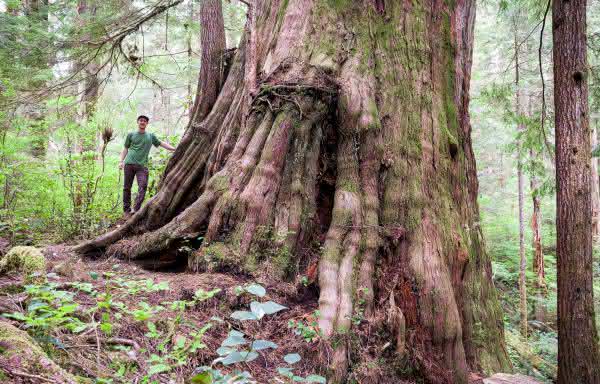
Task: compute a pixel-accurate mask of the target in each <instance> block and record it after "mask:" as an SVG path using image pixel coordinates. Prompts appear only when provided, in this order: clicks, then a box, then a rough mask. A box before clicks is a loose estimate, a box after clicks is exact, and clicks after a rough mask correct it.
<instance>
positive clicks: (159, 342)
mask: <svg viewBox="0 0 600 384" xmlns="http://www.w3.org/2000/svg"><path fill="white" fill-rule="evenodd" d="M66 249H67V248H66V247H64V246H54V247H49V248H46V249H45V250H44V254H45V257H46V262H47V264H46V271H45V273H42V275H45V276H40V278H39V279H38V280H37V282H36V283H35V284H31V282H25V281H24V280H23V275H22V274H9V275H4V276H1V277H0V313H1V314H2V317H4V319H3V320H2V322H10V323H11V324H12V325H14V326H16V327H18V328H20V329H25V330H27V332H28V334H29V335H31V336H32V337H33V339H34V340H35V342H36V343H37V344H38V345H40V346H41V347H42V350H43V351H44V352H45V353H46V354H47V356H48V357H49V358H50V359H51V360H52V361H53V362H55V363H56V364H58V366H60V367H61V368H62V369H64V371H65V372H68V375H69V377H72V378H73V379H74V382H84V383H161V384H162V383H174V384H175V383H183V382H198V383H205V381H201V378H202V377H201V376H200V375H198V373H199V372H200V371H201V370H202V369H199V367H211V368H205V369H209V370H210V369H212V370H211V374H213V379H215V378H217V377H218V375H220V374H223V378H222V381H218V380H214V381H212V382H213V383H227V382H233V381H227V380H229V379H231V376H229V377H227V376H226V375H227V374H230V375H233V372H234V371H235V372H238V373H240V372H247V373H249V374H250V375H251V376H252V378H253V380H255V381H250V380H249V381H247V382H248V383H251V382H258V383H292V382H307V383H308V382H320V381H319V380H320V376H319V375H323V376H324V375H325V372H323V371H322V368H318V367H324V366H326V364H323V363H324V362H327V361H328V360H329V353H330V350H329V349H328V347H327V343H324V342H322V341H321V339H320V337H319V333H318V331H317V328H316V321H315V320H316V315H317V314H316V312H315V311H316V310H317V307H318V303H317V300H318V292H317V289H316V288H315V287H314V286H313V285H310V284H306V283H305V284H302V283H298V284H292V283H288V282H283V281H281V280H277V279H273V280H268V279H264V278H263V279H260V280H259V281H256V280H253V279H251V278H250V276H245V275H243V274H223V273H187V272H185V271H173V272H156V271H149V270H145V269H143V268H141V267H139V266H137V265H135V264H133V263H128V262H124V261H123V260H116V259H111V258H104V259H96V260H93V259H83V260H82V259H80V258H78V257H76V256H73V255H71V254H69V253H68V252H67V251H66ZM28 283H29V284H28ZM253 301H255V302H256V301H258V302H261V303H268V302H272V303H273V304H275V303H276V304H279V305H282V306H284V307H285V309H281V308H280V307H277V308H278V309H279V310H277V311H276V313H273V314H269V310H267V315H265V316H264V317H263V318H262V319H260V320H240V318H244V316H248V315H249V314H252V313H253V312H255V311H254V310H253V311H252V312H250V309H249V308H250V307H252V305H251V302H253ZM265 308H267V307H265ZM236 311H237V312H236ZM236 314H237V315H236ZM232 315H233V318H232ZM237 332H241V333H243V336H241V338H240V335H241V334H240V333H237ZM2 338H3V335H2V334H1V333H0V381H2V382H7V383H8V382H11V383H43V382H55V383H63V382H65V381H64V380H66V379H60V378H56V376H54V377H53V376H52V375H45V374H43V373H40V372H30V371H26V370H25V371H24V369H25V368H24V367H25V366H26V365H24V364H23V361H22V360H23V357H22V356H19V354H18V353H17V354H13V355H6V354H3V349H6V348H7V345H5V343H7V340H6V339H2ZM8 343H10V340H9V341H8ZM249 345H252V348H251V350H252V351H256V356H249V355H245V356H249V357H248V358H243V361H239V359H238V360H236V358H235V354H231V352H232V350H235V349H239V350H240V351H242V350H248V347H249ZM219 358H221V359H225V360H222V361H221V362H215V359H219ZM227 358H229V359H231V361H232V362H233V363H235V364H231V365H227V364H224V363H227V361H226V359H227ZM296 360H297V361H296ZM217 367H218V369H217ZM381 369H383V368H382V367H378V366H377V365H372V366H369V368H368V369H366V371H363V372H362V379H361V380H358V381H356V382H358V383H365V384H366V383H397V384H411V383H415V381H412V380H410V381H401V380H398V379H397V378H395V379H391V378H390V379H389V381H386V380H385V379H384V381H382V375H381V372H377V371H378V370H381ZM194 377H195V378H196V379H197V380H198V381H193V380H192V381H190V380H191V379H192V378H194ZM369 377H372V379H369ZM206 382H208V383H211V381H206ZM237 382H240V383H241V382H243V381H236V383H237ZM485 382H486V383H490V384H496V383H498V384H499V383H528V384H529V383H534V382H533V381H529V379H528V378H517V377H511V376H509V377H508V378H507V377H499V378H498V379H497V380H490V381H488V380H486V381H485ZM471 383H483V381H482V378H481V377H479V376H478V375H476V374H473V375H472V377H471Z"/></svg>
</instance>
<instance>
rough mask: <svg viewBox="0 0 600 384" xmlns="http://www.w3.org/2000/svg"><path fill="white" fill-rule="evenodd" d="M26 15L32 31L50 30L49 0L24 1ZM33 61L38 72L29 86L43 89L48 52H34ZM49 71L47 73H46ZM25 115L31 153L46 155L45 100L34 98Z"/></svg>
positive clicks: (48, 67)
mask: <svg viewBox="0 0 600 384" xmlns="http://www.w3.org/2000/svg"><path fill="white" fill-rule="evenodd" d="M23 3H24V7H25V15H26V16H27V18H28V19H29V25H30V31H29V32H30V33H32V34H39V33H40V31H36V30H42V31H44V32H42V33H45V32H47V31H48V0H27V1H24V2H23ZM30 57H31V62H30V63H28V65H29V67H30V68H32V69H33V70H34V71H37V72H39V73H36V75H35V76H33V77H32V80H31V81H30V82H29V84H28V87H29V88H30V89H32V90H39V89H43V88H44V87H45V86H46V81H45V80H44V77H45V76H47V75H48V73H49V72H50V65H49V63H48V61H49V58H48V56H47V54H46V53H43V52H32V54H31V55H30ZM44 72H47V73H44ZM24 115H25V117H26V118H27V119H28V120H29V130H30V134H31V136H32V140H31V147H30V148H31V149H30V152H31V155H32V156H33V157H35V158H38V159H44V158H45V157H46V151H47V149H48V137H49V131H48V124H47V122H46V115H47V108H46V104H45V102H44V101H39V100H33V101H32V102H31V103H29V104H27V105H25V110H24Z"/></svg>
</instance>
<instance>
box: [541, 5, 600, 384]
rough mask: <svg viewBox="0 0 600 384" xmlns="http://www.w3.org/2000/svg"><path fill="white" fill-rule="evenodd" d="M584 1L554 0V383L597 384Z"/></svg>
mask: <svg viewBox="0 0 600 384" xmlns="http://www.w3.org/2000/svg"><path fill="white" fill-rule="evenodd" d="M585 12H586V2H585V0H572V1H554V2H553V3H552V24H553V42H554V48H553V51H554V54H553V57H554V107H555V120H556V124H555V126H556V180H557V194H556V199H557V201H556V206H557V224H556V225H557V257H558V266H557V268H558V383H560V384H567V383H574V384H584V383H587V384H598V383H600V369H599V367H600V353H599V351H598V334H597V332H596V322H595V317H594V301H593V285H592V279H593V277H592V276H593V275H592V220H591V214H592V206H591V180H590V153H591V148H590V126H589V109H588V85H587V71H588V68H587V56H586V55H587V45H586V40H587V38H586V13H585Z"/></svg>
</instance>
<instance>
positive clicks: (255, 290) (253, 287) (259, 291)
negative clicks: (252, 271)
mask: <svg viewBox="0 0 600 384" xmlns="http://www.w3.org/2000/svg"><path fill="white" fill-rule="evenodd" d="M246 292H248V293H251V294H253V295H255V296H258V297H263V296H264V295H266V294H267V290H266V289H265V288H264V287H263V286H262V285H260V284H256V283H254V284H250V285H248V286H247V287H246Z"/></svg>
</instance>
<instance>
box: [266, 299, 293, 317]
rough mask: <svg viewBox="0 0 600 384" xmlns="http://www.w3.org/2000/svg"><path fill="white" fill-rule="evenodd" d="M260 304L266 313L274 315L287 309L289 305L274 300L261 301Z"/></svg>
mask: <svg viewBox="0 0 600 384" xmlns="http://www.w3.org/2000/svg"><path fill="white" fill-rule="evenodd" d="M260 306H261V308H262V309H263V311H265V314H266V315H272V314H274V313H277V312H279V311H283V310H284V309H287V307H284V306H283V305H281V304H277V303H276V302H274V301H267V302H266V303H261V304H260Z"/></svg>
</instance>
